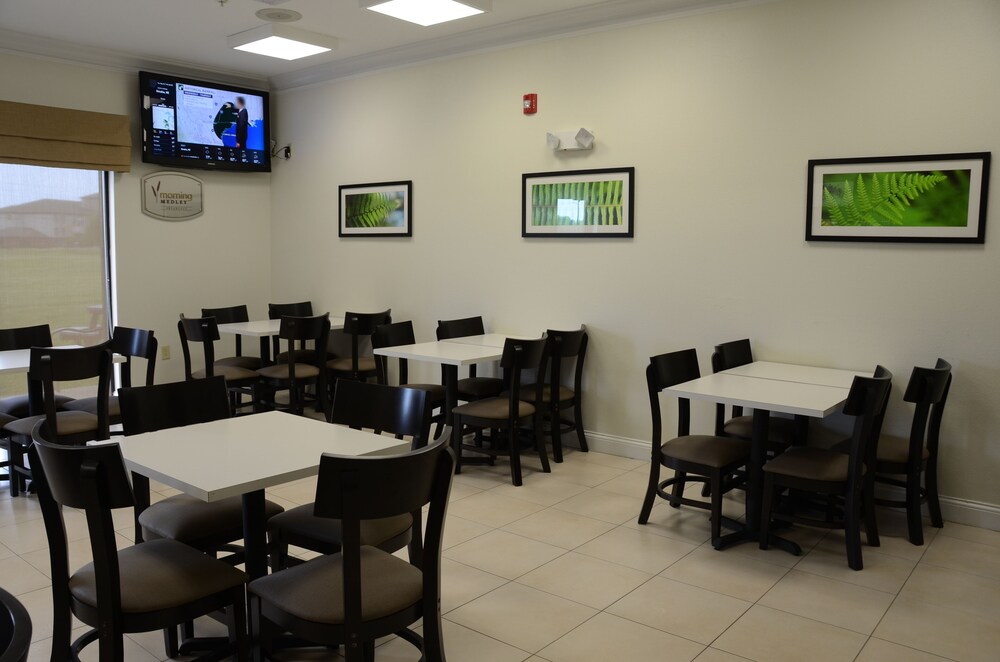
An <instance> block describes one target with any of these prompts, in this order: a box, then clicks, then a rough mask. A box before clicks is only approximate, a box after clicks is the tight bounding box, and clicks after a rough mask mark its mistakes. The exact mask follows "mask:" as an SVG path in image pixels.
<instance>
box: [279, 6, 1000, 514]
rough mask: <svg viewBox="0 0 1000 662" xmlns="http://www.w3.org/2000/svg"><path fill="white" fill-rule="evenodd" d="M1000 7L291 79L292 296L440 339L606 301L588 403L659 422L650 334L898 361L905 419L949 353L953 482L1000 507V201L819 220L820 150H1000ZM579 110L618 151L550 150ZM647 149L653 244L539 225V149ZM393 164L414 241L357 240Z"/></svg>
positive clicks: (587, 315)
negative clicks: (356, 196) (808, 221)
mask: <svg viewBox="0 0 1000 662" xmlns="http://www.w3.org/2000/svg"><path fill="white" fill-rule="evenodd" d="M998 26H1000V3H997V2H995V1H994V0H969V1H964V2H940V0H880V1H879V2H870V1H868V0H838V1H837V2H830V1H829V0H799V1H788V2H777V3H769V4H763V5H758V6H751V7H747V8H743V9H737V10H733V11H728V12H722V13H712V14H705V15H700V16H692V17H686V18H681V19H677V20H669V21H663V22H657V23H649V24H645V25H641V26H638V27H630V28H626V29H618V30H614V31H607V32H598V33H594V34H588V35H584V36H579V37H575V38H567V39H561V40H555V41H547V42H544V43H537V44H532V45H526V46H522V47H517V48H512V49H509V50H503V51H497V52H491V53H486V54H480V55H474V56H469V57H463V58H458V59H449V60H445V61H440V62H436V63H432V64H425V65H420V66H414V67H411V68H406V69H401V70H396V71H389V72H384V73H379V74H376V75H370V76H365V77H360V78H356V79H351V80H344V81H340V82H335V83H330V84H323V85H318V86H313V87H309V88H303V89H298V90H292V91H288V92H285V93H282V94H280V95H279V96H278V100H277V103H276V109H277V111H278V112H277V117H278V124H277V130H276V132H275V138H276V139H277V140H278V141H279V144H284V143H286V142H291V143H292V144H293V156H292V159H291V160H290V161H288V162H287V163H286V162H278V163H277V164H276V166H275V171H274V174H273V175H272V209H273V225H272V257H273V260H272V264H273V278H272V282H273V294H274V297H275V298H276V299H289V300H290V299H300V298H302V299H305V298H311V299H313V300H314V301H316V302H317V303H318V306H319V308H320V309H327V308H329V309H330V310H333V311H342V310H344V309H358V310H375V309H379V308H382V307H388V306H391V307H392V308H393V313H394V317H395V318H396V319H398V320H402V319H413V320H414V322H415V325H416V329H417V333H418V336H419V337H420V338H421V339H430V338H432V337H433V330H434V325H435V321H436V320H437V319H442V318H449V317H456V316H464V315H473V314H479V313H482V314H484V315H485V316H486V318H487V320H488V324H489V326H490V327H492V328H493V329H495V330H509V331H520V332H529V331H530V332H538V331H541V330H543V329H544V328H545V327H546V326H569V325H572V324H576V323H579V322H583V323H586V324H587V326H588V328H589V329H590V332H591V336H592V344H591V355H590V357H589V361H588V364H589V365H588V370H587V384H586V399H587V409H586V420H587V427H588V428H589V429H590V430H592V431H595V432H598V433H601V434H604V435H612V436H616V437H625V438H630V439H635V440H648V435H649V430H650V425H649V413H648V404H647V399H646V395H645V392H644V388H645V384H644V379H643V368H644V365H645V362H646V360H647V359H648V357H649V356H650V355H652V354H657V353H661V352H666V351H671V350H676V349H681V348H685V347H691V346H694V347H697V348H698V350H699V352H700V353H701V359H702V365H703V369H704V370H707V369H708V358H709V353H710V351H711V347H712V345H713V344H715V343H717V342H721V341H725V340H730V339H735V338H740V337H746V336H749V337H750V338H752V340H753V343H754V347H755V350H756V353H757V356H758V357H759V358H763V359H772V360H786V361H798V362H804V363H811V364H817V365H827V366H837V367H844V368H857V369H872V368H874V366H875V364H876V363H877V362H882V363H884V364H886V365H887V366H889V367H890V368H891V369H892V370H894V371H895V373H896V377H897V379H896V391H895V394H894V398H893V404H892V413H891V420H890V421H889V423H888V424H889V427H890V428H891V429H892V430H894V431H896V432H901V431H903V430H905V428H906V420H907V417H908V415H909V410H908V409H907V408H906V407H905V406H904V405H903V404H902V403H901V401H900V398H901V395H900V394H901V391H902V387H903V386H904V385H905V382H906V379H907V377H908V375H909V369H910V367H911V366H913V365H914V364H916V363H920V364H930V363H932V362H933V361H934V359H935V358H936V357H937V356H944V357H947V358H948V359H949V360H951V361H952V362H953V364H954V365H955V372H956V378H955V386H954V389H953V393H952V401H951V405H950V411H949V413H948V415H947V417H946V421H945V430H944V442H943V443H944V450H943V453H944V459H943V467H942V469H943V479H942V489H943V491H944V492H945V493H946V494H948V495H952V496H954V497H960V498H962V499H970V500H975V501H980V502H988V503H989V504H1000V488H998V487H997V483H996V481H995V478H994V476H995V474H996V473H997V472H998V471H1000V406H998V405H1000V343H998V342H997V328H998V323H1000V302H998V300H997V295H996V292H995V288H996V284H997V282H998V280H1000V213H998V209H1000V206H998V203H997V202H996V201H994V203H993V205H992V206H991V210H990V218H989V221H988V223H989V225H990V226H991V230H990V240H989V242H988V243H987V244H986V245H985V246H944V245H941V246H913V245H909V246H908V245H881V246H879V245H862V244H840V245H836V244H826V245H820V244H807V243H806V242H805V241H804V240H803V235H804V229H803V225H804V211H805V187H806V162H807V161H808V159H810V158H826V157H840V156H869V155H894V154H919V153H940V152H959V151H992V152H994V153H1000V123H998V122H997V119H996V108H997V107H1000V71H998V70H997V63H998V62H1000V39H997V27H998ZM526 92H537V93H538V94H539V108H540V110H539V113H538V115H537V116H535V117H524V116H522V115H521V112H520V100H521V95H522V94H524V93H526ZM580 126H584V127H587V128H588V129H591V130H593V131H594V132H595V133H596V135H597V147H596V149H595V150H594V152H593V153H584V154H574V155H554V154H553V153H552V152H551V151H548V150H547V149H546V146H545V132H546V131H551V130H569V129H576V128H578V127H580ZM627 165H633V166H635V167H636V169H637V176H636V181H637V191H636V237H635V239H634V240H631V241H623V240H608V241H600V240H598V241H595V240H590V241H579V240H578V241H573V240H568V239H567V240H542V239H537V240H524V239H522V238H521V237H520V188H519V187H520V175H521V174H522V173H524V172H533V171H546V170H560V169H572V168H592V167H607V166H627ZM394 179H412V180H413V181H414V210H415V211H414V237H413V238H412V239H392V240H364V239H353V240H346V239H343V240H342V239H338V238H337V230H336V214H337V198H336V195H337V186H338V185H339V184H348V183H362V182H372V181H386V180H394ZM991 179H992V184H993V189H994V192H996V191H997V181H998V178H997V176H996V173H994V176H993V177H992V178H991ZM700 411H701V420H700V423H701V429H705V430H707V429H709V409H708V408H707V407H703V408H701V409H700ZM642 443H648V442H646V441H643V442H642ZM556 471H558V468H557V469H556Z"/></svg>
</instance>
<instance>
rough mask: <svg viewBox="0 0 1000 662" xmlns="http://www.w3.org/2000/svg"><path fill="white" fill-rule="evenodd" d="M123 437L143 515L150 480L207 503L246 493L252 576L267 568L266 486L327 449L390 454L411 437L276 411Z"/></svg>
mask: <svg viewBox="0 0 1000 662" xmlns="http://www.w3.org/2000/svg"><path fill="white" fill-rule="evenodd" d="M118 443H119V444H120V446H121V451H122V456H123V457H124V458H125V464H126V466H127V467H128V468H129V470H130V471H132V473H133V487H134V489H135V492H136V502H137V503H136V516H137V517H138V514H139V513H140V512H141V511H142V509H143V508H145V507H147V506H148V505H149V479H150V478H152V479H154V480H158V481H160V482H161V483H164V484H165V485H169V486H170V487H173V488H175V489H177V490H180V491H181V492H183V493H185V494H188V495H191V496H193V497H196V498H198V499H201V500H202V501H207V502H212V501H218V500H220V499H227V498H229V497H234V496H240V497H242V498H243V535H244V545H245V547H244V550H245V553H246V569H247V574H249V575H250V576H251V577H261V576H263V575H265V574H267V527H266V522H265V521H264V489H265V488H268V487H273V486H275V485H281V484H283V483H288V482H290V481H294V480H298V479H300V478H307V477H309V476H314V475H316V473H317V472H318V471H319V461H320V456H321V455H322V454H323V453H333V454H336V455H353V456H361V455H392V454H397V453H405V452H408V451H409V450H410V444H409V442H407V441H403V440H399V439H393V438H391V437H383V436H379V435H375V434H373V433H371V432H364V431H361V430H352V429H350V428H347V427H343V426H340V425H331V424H329V423H326V422H323V421H318V420H315V419H312V418H305V417H303V416H295V415H292V414H288V413H285V412H278V411H272V412H267V413H263V414H255V415H252V416H239V417H237V418H228V419H223V420H219V421H212V422H210V423H201V424H198V425H188V426H184V427H178V428H170V429H166V430H159V431H156V432H147V433H144V434H137V435H131V436H126V437H122V438H120V440H118ZM137 528H138V526H137ZM138 534H139V531H138V530H137V535H138Z"/></svg>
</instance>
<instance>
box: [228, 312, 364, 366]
mask: <svg viewBox="0 0 1000 662" xmlns="http://www.w3.org/2000/svg"><path fill="white" fill-rule="evenodd" d="M343 328H344V318H343V317H331V318H330V330H336V329H343ZM280 331H281V320H280V319H276V320H251V321H249V322H232V323H230V324H220V325H219V333H228V334H231V335H234V336H249V337H251V338H257V339H258V340H259V341H260V360H261V362H262V363H263V364H264V365H268V364H270V363H271V338H273V337H274V336H276V335H278V333H279V332H280Z"/></svg>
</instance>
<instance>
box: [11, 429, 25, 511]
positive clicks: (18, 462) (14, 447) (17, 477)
mask: <svg viewBox="0 0 1000 662" xmlns="http://www.w3.org/2000/svg"><path fill="white" fill-rule="evenodd" d="M7 461H8V465H7V473H9V474H10V495H11V496H12V497H16V496H18V495H20V494H21V474H20V473H19V472H18V471H17V467H23V466H24V447H23V446H22V445H21V444H20V443H18V442H17V441H15V440H13V439H11V440H10V442H9V445H8V446H7Z"/></svg>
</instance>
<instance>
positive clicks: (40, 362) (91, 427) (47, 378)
mask: <svg viewBox="0 0 1000 662" xmlns="http://www.w3.org/2000/svg"><path fill="white" fill-rule="evenodd" d="M91 379H97V412H96V413H95V414H90V413H87V412H83V411H59V410H58V408H57V402H58V401H57V399H56V397H55V383H56V382H74V381H87V380H91ZM28 382H29V389H37V390H39V391H41V394H42V396H41V407H42V410H41V411H42V413H40V414H38V415H35V416H28V417H27V418H19V419H17V420H15V421H13V422H11V423H8V424H7V425H6V426H4V431H5V433H6V434H7V435H8V438H9V440H10V441H9V450H10V467H9V468H10V473H11V480H10V489H11V495H12V496H17V495H18V494H20V487H21V484H22V482H24V481H27V480H30V479H31V470H30V469H29V468H28V467H27V466H25V463H24V452H25V449H26V448H27V447H28V446H30V445H31V433H32V430H33V429H34V428H35V425H36V424H38V423H41V424H42V433H43V435H44V438H45V439H49V440H50V441H53V442H56V443H60V444H85V443H86V442H88V441H95V440H103V439H108V438H109V437H110V436H111V435H110V427H109V421H108V398H109V392H110V390H111V352H110V351H109V350H108V344H107V343H104V344H102V345H95V346H93V347H67V348H60V349H56V348H52V347H33V348H32V349H31V362H30V367H29V368H28Z"/></svg>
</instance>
